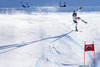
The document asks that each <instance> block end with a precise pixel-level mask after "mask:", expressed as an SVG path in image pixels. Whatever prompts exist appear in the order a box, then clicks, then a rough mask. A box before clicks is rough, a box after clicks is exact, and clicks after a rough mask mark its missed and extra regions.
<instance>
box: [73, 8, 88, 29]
mask: <svg viewBox="0 0 100 67" xmlns="http://www.w3.org/2000/svg"><path fill="white" fill-rule="evenodd" d="M81 9H82V6H81V7H80V8H79V9H78V11H75V10H74V11H73V14H72V16H73V21H74V23H76V26H75V31H78V29H77V24H78V22H77V20H81V21H82V22H84V23H86V24H87V22H85V21H84V20H82V19H81V18H80V17H77V12H79V11H80V10H81Z"/></svg>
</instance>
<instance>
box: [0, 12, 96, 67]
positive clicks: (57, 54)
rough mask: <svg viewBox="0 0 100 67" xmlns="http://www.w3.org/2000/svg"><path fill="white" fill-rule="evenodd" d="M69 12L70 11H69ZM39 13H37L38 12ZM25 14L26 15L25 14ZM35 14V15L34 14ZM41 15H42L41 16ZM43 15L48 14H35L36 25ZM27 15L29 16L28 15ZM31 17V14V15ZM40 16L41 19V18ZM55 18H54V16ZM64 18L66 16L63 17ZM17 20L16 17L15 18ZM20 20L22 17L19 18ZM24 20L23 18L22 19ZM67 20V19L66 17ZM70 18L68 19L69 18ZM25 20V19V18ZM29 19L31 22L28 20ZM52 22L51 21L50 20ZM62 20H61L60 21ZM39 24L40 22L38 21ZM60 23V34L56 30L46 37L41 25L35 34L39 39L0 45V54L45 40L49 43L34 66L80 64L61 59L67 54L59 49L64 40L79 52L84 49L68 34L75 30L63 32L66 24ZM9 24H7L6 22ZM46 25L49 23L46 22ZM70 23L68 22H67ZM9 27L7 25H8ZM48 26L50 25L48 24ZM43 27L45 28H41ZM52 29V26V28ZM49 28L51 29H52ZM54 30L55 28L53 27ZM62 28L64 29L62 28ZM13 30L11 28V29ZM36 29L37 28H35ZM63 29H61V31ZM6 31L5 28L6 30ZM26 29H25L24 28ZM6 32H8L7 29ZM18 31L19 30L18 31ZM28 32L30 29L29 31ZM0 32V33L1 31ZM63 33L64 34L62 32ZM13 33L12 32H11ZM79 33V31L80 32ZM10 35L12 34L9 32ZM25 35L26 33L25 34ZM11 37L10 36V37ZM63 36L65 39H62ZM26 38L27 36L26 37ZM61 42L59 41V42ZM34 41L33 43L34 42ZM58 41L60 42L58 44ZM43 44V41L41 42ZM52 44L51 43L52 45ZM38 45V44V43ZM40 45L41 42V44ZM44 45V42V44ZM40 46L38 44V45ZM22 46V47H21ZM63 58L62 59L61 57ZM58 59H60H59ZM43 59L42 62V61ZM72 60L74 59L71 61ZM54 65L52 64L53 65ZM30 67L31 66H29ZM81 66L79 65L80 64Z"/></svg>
mask: <svg viewBox="0 0 100 67" xmlns="http://www.w3.org/2000/svg"><path fill="white" fill-rule="evenodd" d="M69 14H70V13H69ZM69 14H66V15H69ZM38 15H39V14H38ZM49 15H53V14H49ZM55 15H57V16H59V15H62V16H64V17H65V15H64V14H61V13H58V14H55ZM26 16H27V15H26ZM35 16H36V15H35ZM42 16H43V17H42ZM45 16H48V15H44V14H43V15H39V16H37V17H39V20H40V21H38V22H37V25H38V24H39V22H43V21H44V19H45ZM3 17H5V16H3ZM28 17H29V16H28ZM32 17H33V16H32ZM37 17H35V19H32V20H36V19H37ZM51 17H53V16H50V17H49V19H50V20H48V17H46V19H45V20H46V22H47V21H51V20H53V21H54V18H51ZM64 17H63V18H64ZM21 18H22V17H20V19H21ZM41 18H42V19H41ZM58 18H59V20H60V21H61V20H62V19H63V18H62V17H58ZM55 19H56V18H55ZM65 19H66V18H65ZM65 19H63V20H65ZM1 20H2V22H5V21H3V19H1ZM6 20H8V21H9V19H7V18H6ZM16 20H17V19H16ZM21 20H22V19H21ZM24 20H25V19H24ZM32 20H27V21H28V23H29V24H32V25H34V24H35V23H34V22H32ZM56 20H58V19H56ZM67 20H68V19H67ZM69 20H70V19H69ZM25 21H26V20H25ZM30 21H31V22H30ZM51 22H52V21H51ZM61 22H62V21H61ZM63 22H64V21H63ZM40 24H41V23H40ZM51 24H52V25H55V24H53V23H51ZM61 24H62V25H63V27H64V26H65V27H64V28H63V27H62V29H59V30H60V32H62V33H60V34H61V35H58V34H57V33H59V32H58V31H56V32H57V33H56V34H57V35H56V36H55V35H53V36H50V35H49V37H47V36H48V35H47V30H48V29H46V28H45V27H44V26H43V27H41V29H39V32H38V33H40V34H39V36H37V37H39V38H40V39H38V40H36V39H34V41H24V40H23V41H22V43H17V44H9V45H2V46H1V45H0V50H1V51H0V55H3V54H4V55H5V54H6V53H7V52H12V51H14V50H15V49H16V50H18V48H20V49H23V48H24V47H25V46H28V45H30V46H31V45H33V46H35V44H37V43H40V44H41V43H42V42H45V41H48V42H47V43H49V44H50V45H47V44H46V46H47V49H46V51H43V53H42V54H41V55H40V56H39V57H38V58H37V59H36V62H35V63H34V66H35V67H42V66H41V65H42V63H45V62H46V63H48V64H49V67H54V66H55V67H59V66H61V67H65V66H70V67H73V66H76V67H77V66H80V64H77V63H72V62H69V63H68V62H66V61H65V60H63V59H65V58H63V57H65V56H67V55H65V53H63V52H62V51H61V47H64V46H65V44H66V41H67V42H68V41H69V42H70V43H71V44H72V43H73V45H74V46H78V47H79V48H80V49H81V50H80V51H81V52H82V51H84V48H83V46H82V45H80V44H79V43H78V42H77V41H76V40H74V38H73V37H72V36H71V35H70V34H73V33H75V32H73V31H66V32H67V33H65V32H63V31H64V30H65V28H66V29H67V26H66V24H65V23H61ZM8 25H9V24H8ZM48 25H49V23H48ZM59 25H60V24H59ZM59 25H58V27H57V29H58V28H59ZM69 25H70V24H69ZM26 26H27V24H26ZM8 27H9V26H8ZM49 27H50V26H49ZM43 28H45V29H43ZM51 28H52V27H51ZM5 29H6V28H4V31H3V33H4V32H5ZM9 29H11V27H10V28H9ZM52 29H53V28H52ZM52 29H51V30H52ZM54 29H55V30H56V28H54ZM63 29H64V30H63ZM12 30H13V29H12ZM12 30H10V32H12ZM36 30H37V29H36ZM55 30H54V31H53V32H55ZM62 30H63V31H62ZM0 31H1V30H0ZM6 31H7V30H6ZM26 31H27V30H26ZM7 32H8V33H9V31H7ZM18 32H19V31H18ZM29 32H30V31H29ZM1 33H2V31H1ZM24 33H26V32H24ZM31 33H33V34H34V35H36V34H35V33H34V32H31ZM64 33H65V34H64ZM13 34H14V33H13ZM53 34H55V33H53ZM80 34H81V33H80ZM11 35H12V34H11ZM28 35H29V33H28ZM45 35H47V36H45ZM5 36H7V35H6V34H5ZM13 36H14V35H13ZM26 36H27V35H26ZM31 36H33V35H32V34H31ZM44 36H45V37H44ZM9 37H10V33H9ZM11 38H12V37H11ZM64 38H65V40H64V41H63V39H64ZM27 39H28V38H27ZM60 42H61V43H60ZM62 42H65V43H64V44H62ZM34 43H35V44H34ZM59 43H60V45H61V46H60V45H59ZM43 44H44V43H43ZM52 44H53V45H52ZM67 44H69V43H67ZM71 44H69V45H71ZM38 45H39V44H38ZM41 45H42V44H41ZM44 45H45V44H44ZM39 46H40V45H39ZM22 47H23V48H22ZM58 48H60V49H58ZM43 49H45V48H43ZM69 49H70V48H69ZM49 54H50V55H51V56H53V57H52V58H50V57H49V56H48V55H49ZM87 54H88V56H89V58H90V59H91V61H92V63H91V65H92V64H94V59H93V57H92V55H91V54H90V53H87ZM62 55H63V56H62ZM58 58H60V59H58ZM62 58H63V59H62ZM67 58H69V57H67ZM72 58H73V57H72ZM59 60H60V61H59ZM43 61H44V62H43ZM73 62H74V61H73ZM53 65H54V66H53ZM97 66H98V64H97V65H96V66H95V67H97ZM30 67H31V66H30ZM80 67H81V66H80Z"/></svg>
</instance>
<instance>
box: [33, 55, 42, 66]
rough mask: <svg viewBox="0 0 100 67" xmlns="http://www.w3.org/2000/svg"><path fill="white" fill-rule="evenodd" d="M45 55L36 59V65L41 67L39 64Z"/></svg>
mask: <svg viewBox="0 0 100 67" xmlns="http://www.w3.org/2000/svg"><path fill="white" fill-rule="evenodd" d="M43 57H44V54H43V55H42V57H41V58H39V60H38V61H36V64H35V67H39V66H38V65H39V63H40V62H41V60H42V59H43Z"/></svg>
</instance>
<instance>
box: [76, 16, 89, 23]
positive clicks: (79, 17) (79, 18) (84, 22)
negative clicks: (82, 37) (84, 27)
mask: <svg viewBox="0 0 100 67" xmlns="http://www.w3.org/2000/svg"><path fill="white" fill-rule="evenodd" d="M77 19H78V20H81V21H82V22H84V23H86V24H87V22H86V21H84V20H83V19H81V18H80V17H77Z"/></svg>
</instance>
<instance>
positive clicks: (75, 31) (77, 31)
mask: <svg viewBox="0 0 100 67" xmlns="http://www.w3.org/2000/svg"><path fill="white" fill-rule="evenodd" d="M73 31H74V32H82V31H75V30H73Z"/></svg>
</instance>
